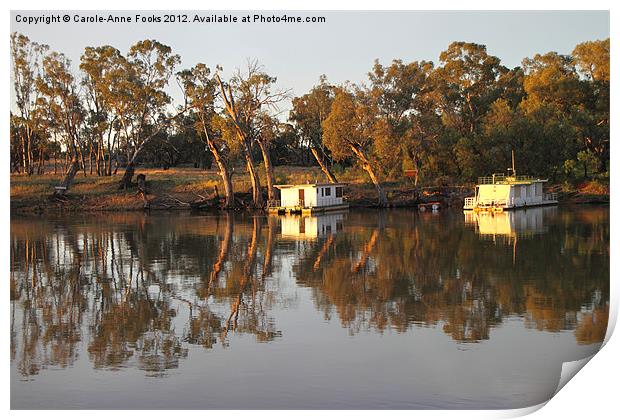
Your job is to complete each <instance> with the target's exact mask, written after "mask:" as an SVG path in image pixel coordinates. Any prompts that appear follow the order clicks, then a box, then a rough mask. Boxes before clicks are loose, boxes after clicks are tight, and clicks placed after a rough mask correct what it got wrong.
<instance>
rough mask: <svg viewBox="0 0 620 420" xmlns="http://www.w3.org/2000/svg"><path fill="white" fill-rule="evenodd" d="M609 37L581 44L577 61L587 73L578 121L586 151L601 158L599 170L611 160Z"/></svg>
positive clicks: (580, 71)
mask: <svg viewBox="0 0 620 420" xmlns="http://www.w3.org/2000/svg"><path fill="white" fill-rule="evenodd" d="M609 46H610V42H609V38H607V39H605V40H599V41H589V42H583V43H581V44H578V45H577V46H576V47H575V49H574V50H573V54H572V56H573V63H574V65H575V67H576V69H577V70H578V71H579V73H580V74H582V75H583V78H582V81H581V84H582V86H583V90H584V91H585V98H584V101H583V103H582V104H581V106H579V108H578V111H579V112H578V116H579V119H578V121H577V124H578V127H579V133H580V137H581V139H582V143H583V147H584V151H585V152H586V153H589V154H591V155H593V156H594V157H595V158H596V159H597V160H598V168H597V170H598V172H599V173H602V172H605V171H606V169H607V163H608V162H609V147H610V144H609V141H610V129H609V110H610V96H609V93H610V83H609V81H610V77H609V74H610V73H609V57H610V55H609Z"/></svg>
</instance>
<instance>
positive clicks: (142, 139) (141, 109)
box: [112, 40, 185, 189]
mask: <svg viewBox="0 0 620 420" xmlns="http://www.w3.org/2000/svg"><path fill="white" fill-rule="evenodd" d="M180 61H181V60H180V57H179V56H178V55H176V54H173V53H172V49H171V48H170V47H169V46H167V45H164V44H162V43H160V42H158V41H156V40H144V41H140V42H138V43H136V44H134V45H133V46H132V47H131V48H130V49H129V53H128V54H127V59H126V61H125V69H126V72H125V77H124V78H123V79H122V80H120V81H119V83H118V84H117V85H115V86H114V91H113V102H112V103H113V107H114V109H115V111H116V114H117V116H118V121H119V126H120V130H121V136H122V137H123V138H124V140H125V146H126V150H127V167H126V168H125V173H124V174H123V178H122V179H121V181H120V184H119V189H127V188H128V187H129V186H130V185H131V181H132V179H133V175H134V173H135V170H136V168H135V167H136V163H137V160H138V157H139V156H140V154H141V152H142V150H144V147H145V146H146V145H147V144H148V143H149V142H150V141H151V140H152V139H154V138H155V137H156V136H157V135H158V134H159V133H160V132H161V131H162V130H163V129H164V128H166V127H167V126H168V125H169V124H170V123H171V121H172V120H174V119H175V118H176V117H178V116H179V115H181V114H183V113H184V112H185V109H181V110H180V111H178V112H177V113H175V114H174V115H172V116H169V115H167V114H166V110H167V107H168V106H169V105H170V103H171V98H170V96H169V95H168V94H167V93H166V91H165V88H166V86H167V85H168V82H169V80H170V77H171V76H172V75H173V74H174V69H175V67H176V66H177V65H178V64H179V63H180Z"/></svg>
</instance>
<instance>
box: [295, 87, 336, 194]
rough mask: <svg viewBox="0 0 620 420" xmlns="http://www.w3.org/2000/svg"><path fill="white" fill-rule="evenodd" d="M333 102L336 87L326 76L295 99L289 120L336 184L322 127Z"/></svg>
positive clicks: (327, 175) (324, 171)
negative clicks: (328, 160)
mask: <svg viewBox="0 0 620 420" xmlns="http://www.w3.org/2000/svg"><path fill="white" fill-rule="evenodd" d="M333 101H334V87H333V86H331V85H329V84H328V83H327V78H326V77H325V76H321V78H320V80H319V84H318V85H316V86H314V87H313V88H312V89H311V90H310V92H308V93H306V94H305V95H302V96H299V97H297V98H293V101H292V105H293V107H292V109H291V111H290V113H289V120H290V121H291V122H292V123H293V124H294V125H295V128H296V129H297V132H298V133H299V135H300V136H301V137H302V138H303V141H304V146H306V147H308V148H309V149H310V152H311V153H312V155H313V156H314V158H315V159H316V161H317V163H318V164H319V166H320V167H321V170H322V171H323V173H324V174H325V176H326V177H327V179H328V180H329V182H332V183H336V182H338V179H337V178H336V176H335V175H334V173H333V172H332V170H331V168H330V166H329V162H327V160H326V157H327V151H326V149H325V146H324V144H323V129H322V127H321V124H323V121H325V119H326V118H327V116H328V115H329V111H330V109H331V106H332V102H333Z"/></svg>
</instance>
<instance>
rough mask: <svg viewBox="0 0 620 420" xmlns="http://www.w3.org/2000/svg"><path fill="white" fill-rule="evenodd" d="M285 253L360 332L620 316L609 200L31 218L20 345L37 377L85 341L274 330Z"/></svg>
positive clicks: (296, 278) (229, 336) (103, 352)
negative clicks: (482, 210)
mask: <svg viewBox="0 0 620 420" xmlns="http://www.w3.org/2000/svg"><path fill="white" fill-rule="evenodd" d="M284 261H289V262H291V264H287V266H292V273H291V275H292V278H291V279H290V283H291V284H290V285H288V286H287V287H289V288H290V287H291V286H292V287H293V288H295V287H297V288H306V289H307V290H309V291H310V292H311V294H312V299H313V302H314V305H315V307H316V308H317V309H318V310H319V311H321V312H322V313H323V314H324V316H325V317H326V318H327V319H331V318H337V320H338V322H340V323H341V324H342V326H343V327H345V328H347V329H348V330H349V331H350V333H351V334H356V333H358V332H360V331H370V332H372V331H378V332H384V331H386V330H393V331H395V332H397V333H404V332H406V331H410V330H411V329H412V328H413V327H414V326H425V327H434V328H435V327H436V328H441V329H442V330H443V331H444V332H445V333H446V334H449V335H450V336H451V337H452V338H453V339H454V340H455V341H457V342H477V341H480V340H487V339H490V338H491V334H492V330H493V328H496V327H499V326H500V325H501V324H502V322H503V320H504V319H506V318H507V317H521V318H522V319H523V322H524V325H525V326H526V327H528V328H536V329H538V330H541V331H550V332H557V331H564V330H574V334H575V337H576V341H577V342H578V343H580V344H589V343H597V342H601V341H602V340H603V338H604V336H605V332H606V326H607V318H608V313H609V309H608V305H609V213H608V209H606V208H582V209H576V210H571V211H555V210H553V209H532V210H528V211H527V213H517V212H515V213H510V214H506V215H495V216H493V219H488V218H487V219H484V218H483V219H481V218H480V217H472V216H471V215H470V216H466V217H465V220H463V215H462V214H461V213H460V212H453V213H444V214H438V215H432V214H424V215H421V214H418V213H415V212H409V211H389V212H381V213H379V212H351V213H348V214H340V215H326V216H317V217H303V218H302V217H299V216H292V217H291V216H287V217H286V218H280V217H273V216H270V217H265V216H248V215H232V214H224V215H220V216H193V215H184V216H167V215H151V216H148V215H139V214H118V215H106V216H97V217H89V218H86V219H84V220H62V219H37V220H33V219H20V218H16V219H14V220H12V222H11V277H10V296H11V359H12V360H13V361H15V362H16V366H17V368H18V370H19V372H20V374H21V375H22V376H23V377H29V376H31V375H36V374H38V373H39V372H40V371H41V370H42V369H45V368H48V367H58V368H65V367H67V366H71V365H72V364H73V363H74V362H75V361H76V360H77V359H78V357H85V356H84V355H80V354H79V352H80V350H81V349H82V348H84V349H86V351H87V353H88V355H87V357H88V358H89V359H90V361H91V363H92V365H93V367H94V368H96V369H112V370H114V369H123V368H127V367H134V368H138V369H141V370H143V371H144V372H145V373H146V374H147V375H164V374H165V372H166V371H167V370H168V369H172V368H176V367H177V366H178V365H179V363H182V360H183V359H184V358H186V357H187V355H188V352H189V351H199V350H198V349H196V348H194V349H192V347H193V346H201V347H204V348H207V349H212V348H214V347H215V346H216V344H219V345H221V346H223V347H228V346H229V345H231V340H234V337H235V336H243V335H249V336H253V337H254V338H255V340H256V341H257V342H269V341H272V340H274V339H277V338H279V337H281V336H282V333H281V332H280V330H278V328H277V323H276V322H277V320H276V319H274V318H273V316H272V315H271V313H273V310H274V309H275V308H276V307H279V308H280V309H284V310H294V308H291V307H289V306H288V301H287V297H286V296H284V294H285V292H284V291H283V289H285V288H284V287H281V285H282V283H283V282H285V281H286V278H285V277H286V276H288V273H285V270H284V271H283V270H280V268H281V267H282V263H283V262H284ZM284 338H285V337H284ZM81 343H84V346H83V347H81Z"/></svg>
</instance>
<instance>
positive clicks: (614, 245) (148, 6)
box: [0, 0, 620, 420]
mask: <svg viewBox="0 0 620 420" xmlns="http://www.w3.org/2000/svg"><path fill="white" fill-rule="evenodd" d="M616 3H617V1H616V2H614V1H611V0H610V1H605V0H590V1H588V2H583V1H574V0H564V1H562V2H553V1H541V0H521V1H519V2H498V1H490V0H470V1H468V2H467V3H464V2H463V1H458V0H445V1H433V2H419V3H418V2H411V1H405V0H382V1H380V2H377V1H370V0H358V1H356V2H355V3H351V2H349V3H347V2H344V1H340V2H339V1H335V0H314V1H308V0H297V1H294V2H292V1H285V0H260V1H250V0H238V1H227V2H221V1H220V2H215V1H209V0H203V1H197V0H193V1H192V0H177V1H175V2H164V1H161V0H154V1H149V2H142V3H139V2H134V3H130V2H128V1H127V0H108V1H106V2H105V4H102V3H89V4H87V3H84V2H81V1H77V0H58V1H55V2H54V3H53V4H51V2H49V0H48V1H43V0H34V1H13V0H9V2H8V8H7V9H6V10H5V12H4V17H3V20H2V22H3V25H6V29H5V31H4V33H5V36H7V35H8V33H9V11H10V9H30V10H35V9H42V10H45V9H47V10H55V9H56V10H60V9H78V10H96V9H101V8H102V7H104V6H105V9H107V10H130V9H143V10H154V9H170V8H171V6H174V7H175V9H177V10H200V9H211V10H222V9H229V10H246V9H251V10H259V9H262V10H347V9H353V10H356V9H361V10H404V9H413V10H555V9H561V10H611V13H610V16H611V17H610V19H611V25H610V27H611V33H610V35H611V38H612V43H611V45H612V55H611V57H612V63H611V73H612V74H613V75H614V83H612V104H611V106H612V113H611V115H612V116H615V113H614V110H615V109H617V106H616V104H617V98H618V89H617V84H616V83H615V75H617V74H620V72H619V70H620V69H618V62H617V59H616V58H617V52H618V49H617V48H615V45H616V44H615V42H614V41H615V39H617V38H616V35H617V28H618V24H617V23H618V22H617V21H618V17H617V16H618V12H617V10H614V6H615V4H616ZM465 5H466V6H467V7H468V8H467V9H463V7H464V6H465ZM352 6H354V8H353V7H352ZM617 8H618V7H615V9H617ZM7 38H8V37H7ZM5 39H6V38H5ZM1 45H2V47H1V48H2V54H3V55H2V56H3V57H5V65H4V66H2V67H1V71H2V75H3V80H4V81H5V83H2V84H1V86H2V92H3V93H4V94H5V95H4V97H5V107H6V109H5V113H4V115H5V116H6V115H8V108H9V105H10V104H9V98H10V95H9V89H10V86H9V83H7V82H8V80H9V72H8V69H9V59H8V57H9V52H8V42H4V43H1ZM1 121H2V130H3V131H2V133H5V136H3V138H4V139H5V143H4V148H5V149H4V152H2V153H0V161H1V162H2V168H3V170H4V171H5V172H4V173H5V176H4V177H3V178H2V182H1V184H0V185H1V188H2V194H3V195H2V197H3V198H2V199H3V200H5V201H4V206H3V208H4V209H7V210H6V211H4V213H3V219H4V220H3V221H4V223H3V227H4V232H5V235H4V240H3V241H2V242H0V248H1V250H2V254H1V256H0V259H1V260H0V261H1V264H2V267H3V270H4V271H3V272H4V273H5V281H4V287H3V289H2V292H3V302H5V305H6V309H5V310H4V311H2V312H1V313H2V320H1V321H0V322H1V324H0V325H4V326H8V325H9V311H10V309H9V305H8V302H9V299H8V282H7V281H6V279H7V277H6V274H7V273H8V272H9V268H8V261H9V252H8V251H9V250H8V240H7V239H8V235H9V226H10V215H9V211H8V209H9V204H8V201H9V197H10V185H9V177H8V167H9V154H8V141H6V137H7V134H8V130H9V128H8V118H2V119H1ZM611 130H612V137H614V132H615V131H617V124H616V118H614V117H612V122H611ZM613 150H615V146H612V156H611V173H612V180H611V189H612V190H613V191H616V187H617V185H618V182H617V177H615V176H614V175H613V174H615V173H616V171H617V170H618V160H619V159H620V158H619V157H618V154H617V153H616V152H613ZM611 215H612V216H611V231H612V237H611V250H612V258H611V260H612V265H611V283H612V284H611V311H610V325H611V326H612V327H611V329H613V325H615V322H616V320H617V315H618V290H617V289H618V287H617V280H616V279H617V278H618V263H617V260H616V258H614V257H616V256H617V255H618V253H617V252H615V250H617V249H619V247H618V245H619V241H620V239H619V237H618V236H617V235H615V236H614V235H613V233H614V232H615V231H616V222H615V220H616V217H615V216H617V215H618V209H617V205H616V204H615V200H614V199H613V198H612V204H611ZM3 339H4V340H3V341H4V347H3V355H2V356H0V357H2V358H3V359H2V360H4V363H3V364H2V365H1V366H2V372H3V378H4V379H5V380H4V382H3V383H2V390H3V391H4V392H2V394H1V395H2V402H3V406H4V408H5V410H7V411H8V410H9V407H10V397H9V390H10V382H9V381H10V379H9V363H7V361H8V360H9V354H8V352H9V343H8V341H9V336H8V334H7V330H6V329H5V334H4V335H3ZM607 339H609V334H608V337H607ZM619 348H620V345H619V344H618V339H617V337H612V338H611V339H609V341H607V342H606V345H605V347H604V349H602V351H601V352H600V353H599V354H597V355H596V356H595V357H594V358H593V359H592V360H591V361H590V362H589V363H588V364H587V367H585V368H584V369H583V371H582V372H581V373H579V375H578V377H577V379H575V380H571V381H569V383H568V384H567V385H566V386H565V387H564V388H563V389H561V391H560V392H559V393H558V394H557V395H556V396H555V397H554V398H552V399H551V401H550V402H549V403H548V404H546V406H545V404H542V405H541V406H537V407H531V408H529V409H522V410H506V411H416V412H409V411H392V412H390V413H389V414H388V413H386V415H389V416H390V417H391V418H403V419H405V418H407V419H409V418H411V416H419V417H421V418H446V417H448V418H458V419H464V418H472V419H480V418H505V417H515V416H520V415H525V414H528V413H531V412H533V411H535V413H534V414H533V415H532V418H539V419H544V418H555V417H558V418H564V419H577V418H580V419H583V418H592V419H595V418H597V417H598V418H608V417H611V416H613V415H614V414H615V413H617V412H618V410H617V409H618V403H617V399H618V397H617V391H616V386H615V385H617V384H618V379H617V374H618V372H619V371H618V365H619V363H618V360H617V357H616V355H617V354H620V351H619ZM573 367H574V365H573ZM542 406H545V407H544V408H543V409H541V410H538V409H539V408H541V407H542ZM536 410H538V411H536ZM117 414H120V415H122V416H132V417H134V416H140V415H146V416H149V417H153V418H156V419H157V418H162V419H164V418H167V417H169V416H170V415H174V414H175V413H170V412H148V413H136V412H133V411H121V412H118V413H115V414H114V415H117ZM343 414H344V415H346V416H349V415H350V416H355V417H361V418H371V417H374V416H375V415H376V414H377V413H373V412H369V411H365V412H355V411H347V412H342V411H327V412H321V413H315V412H313V411H296V412H288V411H255V412H251V413H248V412H245V411H244V412H234V411H228V412H223V413H220V412H212V413H206V414H205V415H209V416H219V415H222V416H233V417H236V416H237V415H239V416H252V418H258V419H262V418H265V419H270V420H271V419H290V417H295V418H308V419H310V418H315V417H316V416H317V415H319V416H321V417H329V418H331V417H334V418H336V417H341V416H342V415H343ZM10 415H12V416H14V417H18V418H31V417H35V416H37V417H38V416H45V417H46V418H52V419H53V418H56V417H58V418H60V417H61V416H62V418H63V419H66V418H81V417H83V416H84V415H88V416H89V417H91V418H93V419H94V418H101V419H103V418H106V417H108V416H109V415H111V413H108V412H105V411H91V412H88V413H84V412H81V411H67V412H65V411H56V412H45V413H40V412H30V411H19V412H17V411H14V412H10ZM179 415H188V416H192V415H194V413H185V412H179Z"/></svg>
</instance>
